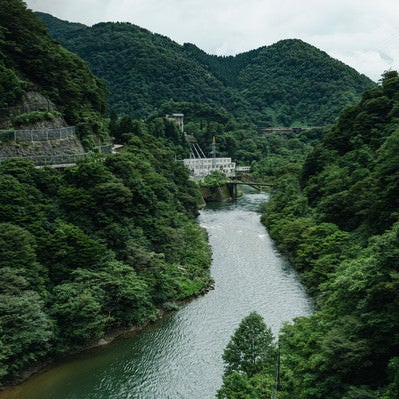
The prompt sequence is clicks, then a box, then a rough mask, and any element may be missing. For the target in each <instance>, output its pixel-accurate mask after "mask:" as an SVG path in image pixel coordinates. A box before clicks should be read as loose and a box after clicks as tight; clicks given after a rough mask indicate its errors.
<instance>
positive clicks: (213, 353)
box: [0, 189, 312, 399]
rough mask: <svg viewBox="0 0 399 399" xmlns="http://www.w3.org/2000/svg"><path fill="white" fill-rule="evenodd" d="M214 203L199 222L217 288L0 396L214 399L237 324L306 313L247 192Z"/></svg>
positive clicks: (261, 196)
mask: <svg viewBox="0 0 399 399" xmlns="http://www.w3.org/2000/svg"><path fill="white" fill-rule="evenodd" d="M246 191H247V192H246V193H245V195H244V196H243V197H242V198H240V199H239V200H238V201H237V202H236V203H226V204H217V205H214V206H213V207H208V208H206V209H205V210H203V211H202V212H201V215H200V218H199V221H200V224H201V225H202V226H203V227H204V228H206V230H207V231H208V233H209V240H210V244H211V246H212V249H213V263H212V268H211V273H212V277H213V278H214V280H215V289H214V290H212V291H210V292H209V293H208V294H207V295H205V296H202V297H200V298H197V299H195V300H193V301H191V302H189V303H187V304H186V305H184V306H183V307H182V308H181V309H180V310H178V311H176V312H173V313H171V314H169V315H168V316H166V317H165V318H163V319H162V320H160V321H158V322H156V323H154V324H152V325H150V326H149V327H147V328H145V329H143V330H142V331H138V332H136V333H134V334H130V335H126V336H124V337H123V338H119V339H117V340H115V341H114V342H113V343H111V344H110V345H107V346H105V347H101V348H97V349H95V350H91V351H88V352H85V353H82V354H80V355H78V356H76V357H74V358H71V359H68V361H65V362H63V363H61V364H59V365H56V366H54V367H52V368H51V369H50V370H48V371H46V372H43V373H40V374H38V375H35V376H33V377H32V378H31V379H29V380H28V381H27V382H26V383H24V384H22V385H20V386H18V387H16V388H15V389H13V390H11V391H6V392H3V393H2V394H0V399H6V398H7V399H180V398H181V399H212V398H214V397H215V393H216V391H217V389H218V388H219V387H220V385H221V384H222V376H223V360H222V354H223V350H224V348H225V346H226V345H227V343H228V342H229V339H230V337H231V335H232V334H233V333H234V331H235V329H236V328H237V327H238V325H239V323H240V321H241V320H242V319H243V318H244V317H245V316H247V315H248V314H249V313H250V312H252V311H257V312H258V313H259V314H261V315H262V316H263V317H264V319H265V322H266V324H267V325H268V326H270V327H271V329H272V331H273V333H274V334H275V335H277V334H278V331H279V329H280V327H281V325H282V323H283V322H285V321H290V320H292V319H293V318H294V317H297V316H303V315H308V314H310V313H311V311H312V304H311V301H310V299H309V298H308V297H307V296H306V293H305V291H304V288H303V287H302V285H301V284H300V282H299V280H298V277H297V275H296V273H295V272H294V271H293V269H292V268H291V267H290V266H289V265H288V264H287V262H286V261H284V259H283V258H282V257H281V256H280V255H279V254H278V252H277V251H276V250H275V248H274V246H273V242H272V241H271V239H270V237H269V235H268V234H267V231H266V229H265V228H264V226H262V224H261V223H260V220H259V219H260V217H259V214H258V213H257V208H258V206H259V204H260V203H261V202H264V201H266V200H267V194H265V193H258V192H256V191H252V190H251V189H248V190H246Z"/></svg>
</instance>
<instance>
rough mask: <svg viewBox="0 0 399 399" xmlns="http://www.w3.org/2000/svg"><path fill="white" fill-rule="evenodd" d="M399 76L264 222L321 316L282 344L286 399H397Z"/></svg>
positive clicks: (288, 185)
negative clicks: (298, 275) (300, 277)
mask: <svg viewBox="0 0 399 399" xmlns="http://www.w3.org/2000/svg"><path fill="white" fill-rule="evenodd" d="M398 110H399V77H398V74H397V72H394V71H392V72H386V73H385V74H384V75H383V79H382V82H381V85H379V86H378V87H376V88H374V89H372V90H370V91H367V92H366V93H364V95H363V96H362V99H361V101H360V102H359V103H358V104H357V105H355V106H353V107H350V108H348V109H346V110H345V111H344V112H343V113H342V114H341V116H340V118H339V121H338V123H337V124H336V125H335V126H334V127H333V128H332V129H331V130H330V131H329V132H328V133H327V134H326V135H325V137H324V139H323V141H322V143H321V144H320V145H318V146H316V147H315V148H314V150H313V151H312V152H311V154H310V155H309V156H308V158H307V160H306V162H305V164H304V166H303V168H301V169H299V170H298V168H297V167H295V168H285V169H284V170H281V173H280V176H279V180H278V181H277V183H276V186H275V189H274V193H273V195H272V198H271V201H270V202H269V204H268V205H267V207H266V208H265V211H264V215H263V220H264V222H265V223H266V225H267V226H268V228H269V231H270V233H271V235H272V236H273V237H274V238H275V239H276V240H277V243H278V246H279V248H280V250H281V251H283V253H285V254H286V255H287V256H288V257H289V258H290V260H291V261H292V263H293V265H294V266H295V267H296V268H297V269H298V270H299V271H300V273H301V276H302V278H303V281H304V282H305V284H306V285H307V286H308V288H309V291H310V292H311V293H312V294H313V295H314V297H315V300H316V312H315V313H314V315H312V316H311V317H309V318H302V319H298V320H297V321H296V322H295V323H294V324H293V325H292V326H286V327H285V328H284V329H283V330H282V333H281V336H280V349H281V365H282V366H281V367H282V369H281V392H280V396H279V397H281V398H292V397H295V398H304V399H305V398H306V399H312V398H329V399H335V398H336V399H338V398H348V399H349V398H370V399H371V398H384V399H388V398H389V399H393V398H397V397H399V379H398V373H399V340H398V325H399V318H398V314H399V313H398V309H399V297H398V292H399V283H398V281H399V280H398V272H399V271H398V265H399V240H398V237H399V234H398V229H399V221H398V195H399V175H398V173H399V123H398V122H399V118H398V117H399V114H398Z"/></svg>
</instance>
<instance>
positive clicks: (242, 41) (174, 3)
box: [26, 0, 399, 81]
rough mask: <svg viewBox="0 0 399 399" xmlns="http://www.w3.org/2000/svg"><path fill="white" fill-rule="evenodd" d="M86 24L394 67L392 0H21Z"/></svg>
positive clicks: (379, 68)
mask: <svg viewBox="0 0 399 399" xmlns="http://www.w3.org/2000/svg"><path fill="white" fill-rule="evenodd" d="M26 3H27V4H28V7H30V8H32V9H34V10H37V11H44V12H48V13H50V14H52V15H54V16H55V17H58V18H61V19H65V20H68V21H73V22H82V23H85V24H87V25H92V24H94V23H97V22H106V21H120V22H124V21H125V22H131V23H134V24H136V25H139V26H141V27H143V28H146V29H148V30H150V31H152V32H156V33H160V34H162V35H165V36H168V37H170V38H171V39H173V40H175V41H177V42H178V43H181V44H182V43H184V42H191V43H194V44H196V45H197V46H198V47H199V48H201V49H203V50H204V51H206V52H208V53H212V54H219V55H228V54H237V53H240V52H243V51H248V50H252V49H255V48H258V47H261V46H264V45H270V44H272V43H275V42H276V41H278V40H281V39H286V38H298V39H302V40H304V41H306V42H308V43H310V44H312V45H314V46H316V47H318V48H320V49H321V50H323V51H325V52H327V53H328V54H329V55H331V56H333V57H334V58H337V59H340V60H341V61H343V62H345V63H346V64H349V65H350V66H352V67H354V68H355V69H357V70H358V71H359V72H361V73H364V74H366V75H367V76H369V77H370V78H372V79H374V80H376V81H377V80H378V79H379V77H380V76H381V74H382V73H383V72H384V70H386V69H389V68H391V69H398V68H399V55H398V50H397V47H398V46H397V43H398V41H399V2H397V0H380V1H378V2H376V1H375V0H301V1H298V0H246V1H242V0H184V1H183V0H68V1H65V0H26Z"/></svg>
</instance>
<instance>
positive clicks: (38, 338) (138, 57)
mask: <svg viewBox="0 0 399 399" xmlns="http://www.w3.org/2000/svg"><path fill="white" fill-rule="evenodd" d="M39 15H40V18H41V19H43V20H44V21H45V22H46V24H47V26H48V27H49V30H50V32H51V34H52V36H53V38H51V37H50V35H49V34H48V33H47V31H46V26H45V25H44V23H43V22H41V21H40V20H39V19H38V18H37V16H36V15H35V14H34V13H33V12H32V11H30V10H28V9H27V8H26V5H25V3H24V2H23V1H21V0H0V108H1V112H0V117H1V118H2V117H4V115H6V116H7V118H9V119H10V123H17V120H15V119H14V120H13V119H12V118H13V114H12V112H10V110H12V109H14V108H15V107H16V108H18V107H20V106H23V105H24V104H25V102H26V93H27V92H30V91H37V92H40V93H41V94H42V95H43V96H45V97H46V98H48V99H49V101H51V103H52V104H55V107H56V111H54V112H57V113H59V114H61V115H62V117H63V118H64V120H65V122H66V123H67V124H68V125H75V126H76V127H77V131H78V135H79V137H80V138H81V140H82V142H83V143H84V144H85V146H86V147H87V148H91V146H92V144H93V143H95V142H98V141H104V140H106V139H108V138H109V136H112V137H113V138H114V139H115V140H116V141H117V142H119V143H123V144H124V150H123V151H122V152H121V153H118V154H110V155H104V154H95V153H94V152H93V154H92V156H91V157H90V158H87V159H86V160H84V161H81V162H79V163H78V164H77V165H76V166H75V167H72V168H67V169H65V170H55V169H50V168H35V167H34V165H33V164H32V163H30V162H29V161H28V160H25V159H12V160H8V161H4V162H1V163H0V385H2V384H7V383H9V382H11V381H13V380H14V381H15V379H17V378H18V377H19V376H20V375H21V373H22V372H23V371H25V370H27V369H29V368H31V367H33V366H35V365H40V364H41V363H42V362H43V361H45V360H47V359H49V358H52V357H54V356H59V355H62V354H65V353H69V352H70V351H72V350H78V349H81V348H82V347H85V346H86V345H89V344H91V343H92V342H94V341H95V340H97V339H99V338H101V337H103V336H104V335H105V334H106V333H107V332H109V331H112V330H114V329H123V328H130V327H131V326H134V325H140V324H143V323H145V322H146V321H148V320H152V319H155V318H157V317H158V316H159V314H160V312H161V311H162V310H163V309H170V308H174V307H175V306H176V302H178V301H180V300H182V299H184V298H188V297H191V296H193V295H197V294H199V293H202V292H204V291H206V290H207V289H208V287H209V286H210V284H211V281H210V277H209V265H210V257H211V254H210V249H209V246H208V245H207V242H206V236H205V234H204V231H203V230H202V229H200V228H199V227H198V225H197V223H196V220H195V217H196V215H197V203H198V200H199V198H198V189H197V187H196V185H195V184H194V183H193V182H191V181H190V180H189V176H188V172H187V170H186V169H185V168H184V167H183V166H182V164H181V163H179V162H176V160H175V159H176V158H181V157H184V156H185V155H186V154H187V152H188V151H189V148H188V145H187V143H186V141H185V140H184V137H183V135H182V134H181V132H180V131H179V130H178V129H177V127H176V125H175V124H174V123H173V122H171V121H169V120H167V119H166V118H165V117H164V116H165V114H168V113H173V112H182V113H184V114H185V117H186V119H185V126H186V130H187V131H188V132H189V133H191V134H193V135H194V136H195V137H196V139H197V140H198V142H200V143H201V145H202V146H203V147H204V149H205V151H207V152H208V151H209V150H210V149H209V148H208V146H209V145H210V143H211V139H212V137H213V136H216V138H217V148H218V153H219V154H220V155H221V156H231V157H233V159H234V160H235V161H238V162H239V163H240V162H241V163H246V164H250V165H251V166H252V172H253V176H255V177H256V178H257V179H264V180H267V181H270V182H273V191H272V194H271V199H270V201H269V202H268V204H266V205H264V206H263V207H262V221H263V222H264V223H265V225H266V226H267V227H268V230H269V232H270V234H271V235H272V237H273V238H274V239H275V241H276V245H277V246H278V248H279V250H280V251H281V252H282V253H283V254H284V255H285V256H286V257H287V258H288V259H289V260H290V261H291V263H292V264H293V266H294V267H295V268H296V269H297V270H298V271H299V273H300V275H301V278H302V280H303V282H304V284H305V285H306V287H307V289H308V291H309V293H310V294H311V295H312V296H313V298H314V301H315V312H314V314H313V315H312V316H310V317H306V318H298V319H296V320H295V321H294V322H293V323H291V324H287V325H286V326H284V327H283V329H282V330H281V332H280V335H279V337H278V345H277V343H276V341H275V340H274V338H273V336H272V335H271V333H270V329H269V328H268V327H267V326H266V325H265V324H264V322H263V320H261V318H260V317H259V315H257V314H256V313H251V314H250V315H249V316H248V317H247V318H245V319H244V320H243V321H242V323H241V325H240V326H239V328H238V329H237V331H236V333H235V335H234V336H233V337H232V339H231V341H230V343H229V345H228V347H227V348H226V351H225V353H224V360H225V363H226V373H225V378H224V383H223V386H222V387H221V388H220V390H219V392H218V397H219V398H229V399H232V398H254V399H255V398H269V397H270V396H271V395H272V394H273V395H276V397H278V398H281V399H286V398H287V399H288V398H298V399H301V398H303V399H305V398H306V399H319V398H329V399H394V398H397V397H399V341H398V332H397V326H398V324H399V320H398V301H399V298H398V294H397V292H398V288H399V286H398V276H399V274H398V264H399V258H398V257H399V250H398V248H399V240H398V237H399V230H398V229H399V225H398V194H399V192H398V191H399V188H398V184H399V176H398V173H399V128H398V126H399V125H398V122H399V76H398V73H397V72H395V71H387V72H385V73H384V74H383V76H382V79H381V81H380V82H379V84H375V83H373V82H371V81H370V80H368V79H367V78H365V77H364V76H361V75H359V74H358V73H357V72H356V71H354V70H352V69H351V68H349V67H347V66H345V65H343V64H342V63H340V62H338V61H336V60H333V59H331V58H330V57H328V56H327V55H326V54H325V53H323V52H321V51H320V50H318V49H316V48H314V47H312V46H310V45H308V44H306V43H303V42H301V41H299V40H285V41H281V42H278V43H276V44H275V45H272V46H268V47H263V48H260V49H257V50H253V51H251V52H248V53H244V54H240V55H238V56H235V57H216V56H211V55H207V54H206V53H204V52H203V51H201V50H200V49H198V48H196V47H195V46H193V45H191V44H185V45H183V46H180V45H178V44H177V43H174V42H172V41H171V40H170V39H168V38H166V37H163V36H161V35H156V34H152V33H150V32H148V31H146V30H145V29H142V28H139V27H137V26H134V25H131V24H121V23H103V24H97V25H95V26H93V27H91V28H89V27H87V26H84V25H82V24H72V23H68V22H65V21H61V20H58V19H56V18H54V17H51V16H48V15H46V14H39ZM55 39H56V40H59V42H57V41H56V40H55ZM60 43H62V45H63V46H65V47H66V48H68V50H66V49H65V48H64V47H62V45H61V44H60ZM71 51H74V52H76V53H77V54H79V56H80V57H82V59H84V60H86V61H83V60H82V59H81V58H79V56H78V55H75V54H74V53H72V52H71ZM91 69H92V70H93V71H94V72H95V74H96V75H97V76H98V77H96V76H95V75H94V74H93V73H92V72H91ZM366 89H367V90H366ZM365 90H366V91H365ZM361 93H363V94H362V95H361ZM107 94H109V97H107ZM108 98H109V100H108ZM108 106H109V109H108V110H107V107H108ZM42 117H43V114H40V113H35V114H32V113H28V114H22V115H19V120H21V119H24V120H28V121H29V120H30V121H32V120H34V119H35V118H42ZM307 124H312V125H318V126H319V127H318V128H315V129H312V130H303V131H301V132H300V133H294V132H291V133H287V132H285V133H284V134H266V135H264V134H262V132H261V130H260V129H259V125H261V126H268V125H298V126H305V125H307ZM328 125H329V126H328ZM250 340H253V343H254V345H252V346H251V345H246V344H247V343H248V342H249V341H250ZM277 353H278V354H279V358H280V376H279V380H278V383H277V384H276V381H275V373H274V370H275V359H276V356H277ZM243 359H244V361H243ZM248 359H249V360H248ZM276 390H277V391H276Z"/></svg>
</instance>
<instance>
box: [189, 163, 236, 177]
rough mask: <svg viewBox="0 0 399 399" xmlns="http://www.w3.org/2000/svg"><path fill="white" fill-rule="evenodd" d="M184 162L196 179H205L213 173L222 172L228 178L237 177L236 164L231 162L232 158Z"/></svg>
mask: <svg viewBox="0 0 399 399" xmlns="http://www.w3.org/2000/svg"><path fill="white" fill-rule="evenodd" d="M183 162H184V166H185V167H186V168H188V169H189V170H190V175H191V176H192V177H194V178H201V177H205V176H208V175H209V174H210V173H212V172H221V173H223V174H224V175H225V176H226V177H234V176H235V170H236V164H235V162H231V158H189V159H185V160H184V161H183Z"/></svg>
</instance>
